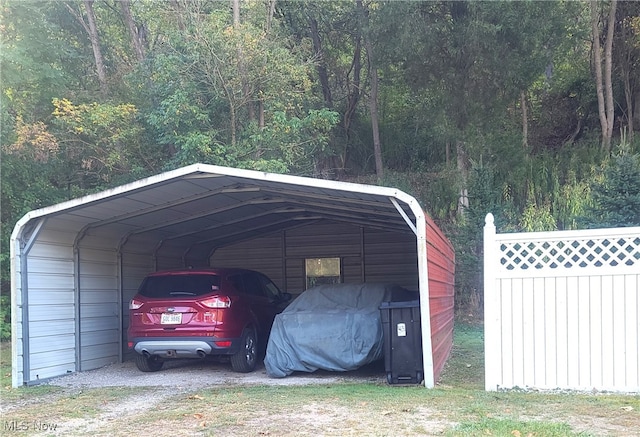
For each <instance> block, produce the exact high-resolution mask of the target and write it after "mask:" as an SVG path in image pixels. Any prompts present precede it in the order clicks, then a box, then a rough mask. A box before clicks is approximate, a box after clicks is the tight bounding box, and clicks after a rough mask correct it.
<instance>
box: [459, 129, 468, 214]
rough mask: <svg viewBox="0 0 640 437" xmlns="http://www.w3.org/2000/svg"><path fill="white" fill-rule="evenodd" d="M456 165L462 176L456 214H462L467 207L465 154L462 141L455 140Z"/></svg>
mask: <svg viewBox="0 0 640 437" xmlns="http://www.w3.org/2000/svg"><path fill="white" fill-rule="evenodd" d="M456 165H457V168H458V171H459V172H460V176H461V177H462V184H461V185H460V186H461V188H460V193H459V198H458V215H460V216H462V215H464V213H465V211H466V210H467V209H468V208H469V191H468V189H467V173H468V169H467V154H466V152H465V151H464V146H463V144H462V141H458V142H456Z"/></svg>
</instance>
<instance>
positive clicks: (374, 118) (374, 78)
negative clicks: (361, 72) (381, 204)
mask: <svg viewBox="0 0 640 437" xmlns="http://www.w3.org/2000/svg"><path fill="white" fill-rule="evenodd" d="M365 44H366V47H367V58H368V59H369V69H370V71H371V97H370V99H369V111H370V113H371V131H372V133H373V155H374V158H375V162H376V176H377V177H378V181H380V180H381V179H382V177H383V176H384V167H383V166H382V144H381V142H380V128H379V126H378V70H377V69H376V66H375V62H374V59H373V48H372V47H371V41H369V40H368V38H367V37H365Z"/></svg>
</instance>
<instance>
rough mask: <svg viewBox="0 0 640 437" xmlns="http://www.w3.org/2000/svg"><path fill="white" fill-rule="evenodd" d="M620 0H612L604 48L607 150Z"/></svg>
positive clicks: (610, 123)
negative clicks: (614, 40) (615, 37)
mask: <svg viewBox="0 0 640 437" xmlns="http://www.w3.org/2000/svg"><path fill="white" fill-rule="evenodd" d="M617 6H618V0H611V10H610V11H609V25H608V27H607V39H606V41H605V48H604V73H605V76H604V86H605V93H606V94H605V97H606V99H607V150H610V149H611V138H612V137H613V122H614V119H613V118H614V102H613V83H612V76H613V35H614V30H615V26H616V8H617Z"/></svg>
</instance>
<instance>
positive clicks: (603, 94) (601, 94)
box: [591, 0, 617, 152]
mask: <svg viewBox="0 0 640 437" xmlns="http://www.w3.org/2000/svg"><path fill="white" fill-rule="evenodd" d="M616 6H617V0H611V9H610V11H609V22H608V28H607V36H606V39H605V48H604V64H605V65H604V72H603V71H602V53H601V51H602V48H601V46H600V29H599V26H598V22H599V18H600V16H599V13H598V2H597V1H596V0H591V34H592V38H593V63H594V69H595V74H596V92H597V97H598V115H599V117H600V127H601V129H602V148H603V149H605V150H606V151H607V152H608V151H610V150H611V138H612V136H613V121H614V120H613V117H614V107H613V86H612V82H611V71H612V63H613V62H612V51H613V30H614V25H615V16H616Z"/></svg>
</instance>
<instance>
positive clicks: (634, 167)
mask: <svg viewBox="0 0 640 437" xmlns="http://www.w3.org/2000/svg"><path fill="white" fill-rule="evenodd" d="M591 191H592V195H593V201H594V206H593V207H592V209H591V211H590V213H591V214H590V216H591V218H590V219H589V222H590V225H591V226H592V227H624V226H640V155H637V154H632V153H631V151H630V148H629V146H628V145H626V144H624V143H623V145H622V146H621V147H620V151H619V153H618V155H617V156H614V157H612V158H611V159H609V160H608V161H607V162H606V163H605V165H604V172H603V174H602V177H601V178H599V179H598V180H596V181H595V182H594V183H593V184H592V187H591Z"/></svg>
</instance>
